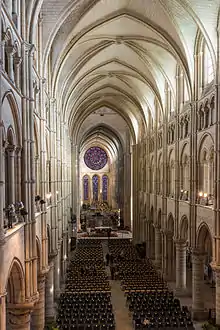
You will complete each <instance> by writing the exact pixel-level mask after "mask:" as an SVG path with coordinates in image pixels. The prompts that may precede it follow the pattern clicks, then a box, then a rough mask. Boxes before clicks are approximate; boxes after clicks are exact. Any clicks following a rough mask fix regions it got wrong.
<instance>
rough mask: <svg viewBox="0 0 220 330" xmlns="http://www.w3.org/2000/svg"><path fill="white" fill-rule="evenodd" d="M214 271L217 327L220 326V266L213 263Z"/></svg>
mask: <svg viewBox="0 0 220 330" xmlns="http://www.w3.org/2000/svg"><path fill="white" fill-rule="evenodd" d="M211 266H212V270H213V271H214V272H215V275H216V279H215V281H216V282H215V286H216V292H215V312H216V325H218V326H219V325H220V265H217V264H216V263H215V262H212V263H211Z"/></svg>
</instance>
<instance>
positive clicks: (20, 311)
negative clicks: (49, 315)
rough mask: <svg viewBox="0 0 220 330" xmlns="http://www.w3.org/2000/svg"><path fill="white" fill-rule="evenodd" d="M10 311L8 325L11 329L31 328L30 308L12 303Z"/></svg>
mask: <svg viewBox="0 0 220 330" xmlns="http://www.w3.org/2000/svg"><path fill="white" fill-rule="evenodd" d="M7 311H8V325H9V329H11V330H14V329H15V330H30V312H31V311H30V310H29V309H25V308H22V307H21V306H19V308H17V307H16V305H15V306H13V305H10V306H9V308H7Z"/></svg>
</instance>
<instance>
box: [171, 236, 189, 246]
mask: <svg viewBox="0 0 220 330" xmlns="http://www.w3.org/2000/svg"><path fill="white" fill-rule="evenodd" d="M173 240H174V243H175V244H176V245H179V246H186V240H185V239H183V238H179V237H175V238H174V239H173Z"/></svg>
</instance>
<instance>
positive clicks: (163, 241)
mask: <svg viewBox="0 0 220 330" xmlns="http://www.w3.org/2000/svg"><path fill="white" fill-rule="evenodd" d="M160 232H161V271H162V273H165V240H164V232H163V230H162V229H161V230H160Z"/></svg>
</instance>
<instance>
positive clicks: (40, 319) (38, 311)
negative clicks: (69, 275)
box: [31, 275, 45, 330]
mask: <svg viewBox="0 0 220 330" xmlns="http://www.w3.org/2000/svg"><path fill="white" fill-rule="evenodd" d="M38 292H39V300H38V302H37V304H36V305H35V308H34V311H33V313H32V315H31V330H42V329H44V323H45V276H44V275H43V276H39V277H38Z"/></svg>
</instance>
